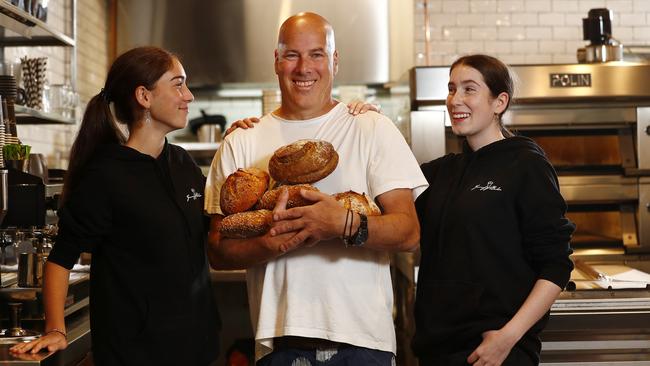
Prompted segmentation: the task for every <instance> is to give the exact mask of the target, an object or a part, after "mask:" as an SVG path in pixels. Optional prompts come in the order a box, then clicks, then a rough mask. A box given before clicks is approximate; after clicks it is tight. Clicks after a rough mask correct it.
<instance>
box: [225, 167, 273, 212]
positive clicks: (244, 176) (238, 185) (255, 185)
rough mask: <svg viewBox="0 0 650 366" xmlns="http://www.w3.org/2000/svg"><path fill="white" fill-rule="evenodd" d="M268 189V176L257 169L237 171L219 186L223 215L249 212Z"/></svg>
mask: <svg viewBox="0 0 650 366" xmlns="http://www.w3.org/2000/svg"><path fill="white" fill-rule="evenodd" d="M268 187H269V175H268V173H266V172H265V171H263V170H260V169H257V168H249V169H237V171H236V172H234V173H232V174H230V175H229V176H228V178H226V181H225V182H224V183H223V186H221V196H220V197H219V203H220V205H221V211H222V212H223V213H224V215H231V214H234V213H237V212H243V211H246V210H249V209H250V208H252V207H253V206H255V204H256V203H257V201H259V199H260V198H261V197H262V195H263V194H264V192H266V190H267V189H268Z"/></svg>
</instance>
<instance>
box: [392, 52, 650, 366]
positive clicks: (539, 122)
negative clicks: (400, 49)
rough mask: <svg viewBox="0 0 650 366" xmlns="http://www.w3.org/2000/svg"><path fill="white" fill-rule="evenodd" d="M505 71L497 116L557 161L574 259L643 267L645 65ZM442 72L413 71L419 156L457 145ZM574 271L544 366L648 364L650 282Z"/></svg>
mask: <svg viewBox="0 0 650 366" xmlns="http://www.w3.org/2000/svg"><path fill="white" fill-rule="evenodd" d="M511 70H512V71H513V72H514V73H515V74H516V79H517V80H518V81H517V85H516V94H515V102H514V104H512V105H511V106H510V108H509V110H508V112H506V114H505V115H504V117H503V121H504V123H505V125H506V126H507V127H508V128H509V129H510V130H512V131H514V132H516V133H518V134H521V135H524V136H528V137H530V138H532V139H533V140H535V141H536V142H537V143H538V144H539V145H540V146H542V148H543V149H544V150H545V152H546V154H547V156H548V158H549V160H550V161H551V163H552V164H553V166H554V167H555V169H556V171H557V173H558V176H559V182H560V190H561V193H562V195H563V197H564V198H565V200H566V201H567V204H568V213H567V216H568V217H569V218H570V219H571V220H572V221H574V222H575V223H576V225H577V231H576V232H575V234H574V236H573V238H572V241H571V245H572V247H573V248H574V254H573V258H574V259H579V260H582V261H584V262H585V263H588V264H590V265H594V266H595V267H598V266H601V267H603V266H604V267H607V268H614V267H618V268H628V267H629V269H632V270H641V271H644V272H650V260H649V259H648V258H650V65H648V64H634V63H624V62H606V63H590V64H564V65H562V64H558V65H515V66H512V67H511ZM448 80H449V68H448V67H416V68H414V69H412V70H411V110H412V112H411V147H412V149H413V152H414V154H415V156H416V158H417V159H418V161H419V162H420V163H422V162H426V161H430V160H432V159H435V158H437V157H439V156H442V155H444V154H445V153H449V152H458V151H460V149H461V141H462V140H461V139H459V138H458V137H456V136H455V135H454V134H453V133H452V132H451V127H450V120H449V116H448V114H447V111H446V106H445V101H446V97H447V94H448V91H447V82H448ZM411 271H412V268H411ZM406 272H408V270H407V271H406ZM581 275H583V273H581V272H580V271H577V270H576V271H574V273H573V274H572V278H574V277H573V276H575V278H574V279H575V281H574V282H573V283H574V284H576V287H577V288H576V290H575V291H565V292H563V293H562V294H561V296H560V299H559V300H558V301H557V302H556V304H555V305H554V306H553V309H552V311H551V318H550V321H549V324H548V327H547V329H546V330H545V332H544V333H543V341H544V345H543V348H542V349H543V351H542V364H543V363H544V362H566V363H558V364H562V365H571V364H572V362H575V364H580V365H583V364H589V365H598V363H597V362H601V361H603V362H604V360H615V361H620V362H641V361H644V362H645V363H647V364H650V355H649V354H648V353H647V348H648V345H650V331H649V330H648V327H647V324H650V290H649V289H644V288H642V287H643V286H641V288H637V289H617V288H616V287H617V286H611V287H612V289H607V286H605V287H604V288H602V287H599V286H593V285H594V283H595V282H594V281H586V280H584V277H581ZM604 275H607V276H611V275H612V274H611V273H604ZM410 276H411V278H413V276H414V275H413V273H412V272H411V274H410ZM504 285H505V284H504ZM637 287H638V286H637ZM409 291H412V289H410V288H408V287H406V288H404V289H402V290H401V292H403V293H409ZM403 306H404V307H408V306H410V305H409V304H408V302H406V304H405V305H403ZM401 313H404V314H408V311H401ZM405 319H406V320H405V321H404V324H406V325H407V326H408V324H410V323H409V319H408V317H406V318H405ZM642 325H645V326H642ZM407 331H408V329H406V330H404V332H407ZM398 333H399V332H398ZM632 340H637V341H640V342H642V343H643V342H644V343H643V344H645V346H643V345H641V344H640V343H634V342H632ZM597 342H600V343H597ZM616 342H619V343H616ZM615 343H616V344H615ZM644 347H645V348H644ZM576 350H578V351H576ZM579 362H582V363H579ZM645 363H643V364H645ZM621 364H622V363H621ZM630 364H632V363H630ZM638 364H641V363H638Z"/></svg>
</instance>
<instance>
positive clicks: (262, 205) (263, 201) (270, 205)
mask: <svg viewBox="0 0 650 366" xmlns="http://www.w3.org/2000/svg"><path fill="white" fill-rule="evenodd" d="M285 188H286V190H287V191H288V192H289V198H288V199H287V208H292V207H301V206H308V205H311V204H312V203H314V202H312V201H310V200H308V199H306V198H304V197H303V196H301V195H300V190H301V189H305V190H308V191H315V192H319V190H318V188H316V187H314V186H312V185H311V184H296V185H292V186H280V187H277V188H274V189H272V190H270V191H266V193H264V195H263V196H262V198H260V201H259V202H258V203H257V208H258V209H267V210H273V209H274V208H275V203H276V202H277V201H278V197H280V194H281V193H282V190H283V189H285Z"/></svg>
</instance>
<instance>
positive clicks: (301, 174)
mask: <svg viewBox="0 0 650 366" xmlns="http://www.w3.org/2000/svg"><path fill="white" fill-rule="evenodd" d="M338 162H339V155H338V154H337V153H336V150H334V147H333V146H332V144H330V143H329V142H327V141H323V140H298V141H296V142H294V143H291V144H289V145H285V146H283V147H281V148H279V149H277V150H276V151H275V152H274V153H273V156H272V157H271V159H270V160H269V173H270V174H271V177H273V179H274V180H276V181H278V182H282V183H289V184H300V183H314V182H317V181H319V180H321V179H323V178H325V177H327V176H328V175H329V174H330V173H332V172H333V171H334V169H336V166H337V165H338Z"/></svg>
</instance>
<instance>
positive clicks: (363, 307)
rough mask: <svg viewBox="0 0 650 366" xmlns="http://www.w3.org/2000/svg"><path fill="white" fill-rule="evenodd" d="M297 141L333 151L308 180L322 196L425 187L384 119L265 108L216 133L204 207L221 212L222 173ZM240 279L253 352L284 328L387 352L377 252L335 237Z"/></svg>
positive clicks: (384, 284) (391, 335)
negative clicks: (305, 115) (249, 123)
mask: <svg viewBox="0 0 650 366" xmlns="http://www.w3.org/2000/svg"><path fill="white" fill-rule="evenodd" d="M301 139H320V140H325V141H329V142H330V143H331V144H332V145H333V146H334V149H335V150H336V151H337V153H338V154H339V163H338V166H337V167H336V169H335V170H334V171H333V172H332V174H330V175H329V176H327V177H326V178H324V179H322V180H320V181H318V182H316V183H314V184H313V185H314V186H316V187H317V188H318V189H319V190H320V191H322V192H324V193H328V194H335V193H339V192H345V191H349V190H352V191H355V192H359V193H364V192H365V193H367V194H368V195H370V197H372V198H373V199H375V198H376V197H377V196H378V195H380V194H382V193H385V192H387V191H390V190H393V189H397V188H409V189H412V190H413V199H415V198H416V197H417V196H418V195H419V194H420V193H422V191H424V189H425V188H426V187H427V182H426V179H425V178H424V176H423V174H422V172H421V171H420V167H419V166H418V164H417V162H416V160H415V158H414V157H413V154H412V153H411V151H410V149H409V147H408V145H407V144H406V142H405V141H404V138H403V136H402V135H401V134H400V132H399V131H398V130H397V128H396V127H395V125H394V124H393V122H391V121H390V120H389V119H388V118H386V117H385V116H383V115H381V114H378V113H375V112H367V113H365V114H360V115H357V116H353V115H351V114H349V113H348V111H347V107H346V106H345V105H344V104H343V103H338V104H337V106H336V107H334V108H333V109H332V110H331V111H329V112H328V113H326V114H325V115H322V116H320V117H317V118H314V119H310V120H301V121H289V120H283V119H280V118H278V117H276V116H274V115H272V114H268V115H266V116H264V117H263V118H262V119H261V121H260V122H259V123H258V124H256V125H255V127H254V128H252V129H248V130H236V131H235V132H233V133H232V134H231V135H229V136H228V137H226V139H225V140H224V141H223V143H222V145H221V147H220V148H219V150H218V151H217V154H216V155H215V157H214V160H213V161H212V166H211V167H210V173H209V174H208V180H207V184H206V192H205V196H206V199H205V209H206V212H208V213H210V214H215V213H218V214H221V213H222V212H221V209H220V207H219V194H220V189H221V185H222V184H223V182H224V181H225V180H226V178H227V177H228V175H229V174H231V173H233V172H234V171H235V170H237V169H238V168H251V167H255V168H259V169H262V170H265V171H268V162H269V159H270V158H271V156H272V155H273V152H274V151H275V150H276V149H278V148H279V147H281V146H284V145H287V144H290V143H293V142H295V141H297V140H301ZM372 234H373V233H372V232H370V233H369V235H370V236H372ZM247 284H248V300H249V303H250V313H251V321H252V324H253V327H254V331H255V339H256V341H257V342H256V343H257V347H256V358H257V359H259V358H261V357H263V356H264V355H265V354H268V353H269V352H270V351H271V350H272V348H273V341H272V340H273V338H274V337H280V336H285V335H293V336H302V337H311V338H321V339H328V340H332V341H336V342H344V343H349V344H352V345H356V346H360V347H366V348H372V349H378V350H382V351H388V352H393V353H395V352H396V344H395V330H394V325H393V319H392V309H393V290H392V284H391V278H390V268H389V257H388V254H387V253H385V252H381V251H377V250H371V249H365V248H346V247H345V246H344V245H343V243H342V241H341V240H340V239H335V240H330V241H324V242H319V243H318V244H316V245H315V246H313V247H309V248H300V249H297V250H294V251H292V252H289V253H287V254H285V255H283V256H280V257H278V258H276V259H275V260H272V261H270V262H268V263H266V264H262V265H257V266H254V267H251V268H249V269H248V271H247Z"/></svg>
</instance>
